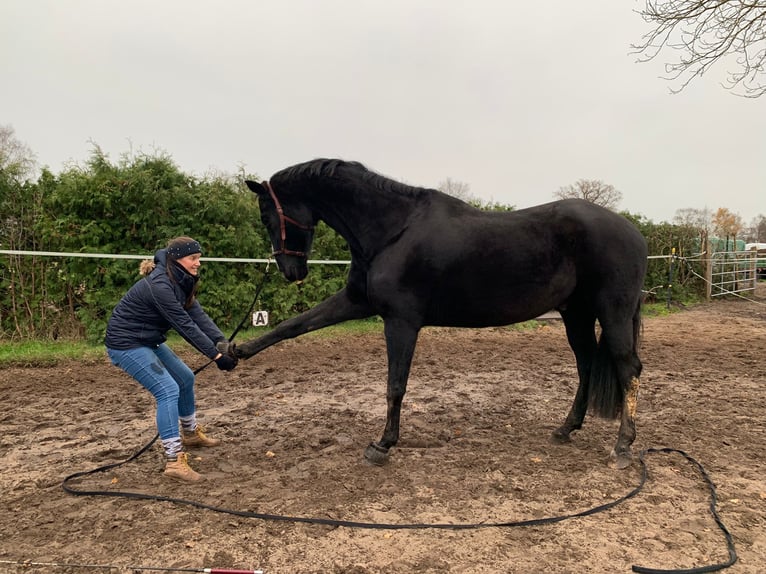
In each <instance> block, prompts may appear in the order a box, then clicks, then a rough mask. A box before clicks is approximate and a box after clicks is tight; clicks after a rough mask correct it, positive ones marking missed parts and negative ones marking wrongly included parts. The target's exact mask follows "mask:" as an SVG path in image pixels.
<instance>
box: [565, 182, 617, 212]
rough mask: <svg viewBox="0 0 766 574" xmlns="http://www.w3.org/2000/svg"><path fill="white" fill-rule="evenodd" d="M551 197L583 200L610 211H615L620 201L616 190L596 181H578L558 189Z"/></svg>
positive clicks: (611, 186)
mask: <svg viewBox="0 0 766 574" xmlns="http://www.w3.org/2000/svg"><path fill="white" fill-rule="evenodd" d="M553 196H554V197H555V198H557V199H568V198H580V199H585V200H587V201H590V202H591V203H595V204H597V205H600V206H602V207H606V208H607V209H611V210H612V211H617V207H618V206H619V204H620V201H622V193H621V192H619V191H618V190H616V189H615V188H614V186H613V185H609V184H606V183H604V182H603V181H601V180H597V179H578V180H577V181H576V182H575V183H574V184H572V185H568V186H566V187H560V188H559V190H558V191H557V192H555V193H554V194H553Z"/></svg>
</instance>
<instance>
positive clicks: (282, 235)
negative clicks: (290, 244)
mask: <svg viewBox="0 0 766 574" xmlns="http://www.w3.org/2000/svg"><path fill="white" fill-rule="evenodd" d="M263 185H265V186H266V189H267V190H268V192H269V195H270V196H271V199H272V201H273V202H274V207H275V208H276V210H277V215H278V216H279V240H280V244H279V249H277V250H275V251H274V252H272V255H295V256H296V257H306V253H305V252H304V251H293V250H292V249H287V243H286V240H287V229H286V224H288V223H291V224H293V225H294V226H295V227H297V228H298V229H303V230H304V231H311V230H312V229H314V226H313V225H304V224H303V223H301V222H300V221H295V220H294V219H293V218H292V217H289V216H287V215H285V212H284V210H283V209H282V204H281V203H279V199H277V194H276V193H274V189H273V188H272V187H271V183H270V182H268V181H264V182H263Z"/></svg>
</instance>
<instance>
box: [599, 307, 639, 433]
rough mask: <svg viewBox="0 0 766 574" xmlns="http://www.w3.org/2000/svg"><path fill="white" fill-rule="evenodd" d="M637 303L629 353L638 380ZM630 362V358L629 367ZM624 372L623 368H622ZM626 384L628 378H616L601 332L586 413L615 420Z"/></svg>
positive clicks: (611, 355) (616, 374) (607, 339)
mask: <svg viewBox="0 0 766 574" xmlns="http://www.w3.org/2000/svg"><path fill="white" fill-rule="evenodd" d="M641 303H642V300H641V298H639V300H638V303H637V304H636V308H635V311H634V312H633V325H632V333H631V334H632V337H633V340H632V349H631V350H632V351H633V356H634V357H636V359H635V361H636V364H635V365H633V366H634V370H635V371H636V372H634V373H632V375H633V376H635V377H639V376H640V374H641V361H640V360H638V359H637V357H638V347H639V340H640V337H641V324H642V323H641ZM633 360H634V359H630V361H631V364H632V363H633ZM623 370H624V369H623ZM629 383H630V377H627V380H620V377H619V375H618V369H617V363H616V361H615V358H614V354H613V352H612V349H610V348H609V334H608V333H604V331H603V330H602V332H601V335H600V337H599V340H598V345H597V347H596V354H595V355H594V357H593V362H592V364H591V371H590V384H589V387H588V407H589V409H590V411H591V412H592V413H593V414H595V415H597V416H600V417H603V418H606V419H615V418H617V417H618V416H619V415H620V412H621V409H622V404H623V400H624V398H625V386H626V385H627V384H629Z"/></svg>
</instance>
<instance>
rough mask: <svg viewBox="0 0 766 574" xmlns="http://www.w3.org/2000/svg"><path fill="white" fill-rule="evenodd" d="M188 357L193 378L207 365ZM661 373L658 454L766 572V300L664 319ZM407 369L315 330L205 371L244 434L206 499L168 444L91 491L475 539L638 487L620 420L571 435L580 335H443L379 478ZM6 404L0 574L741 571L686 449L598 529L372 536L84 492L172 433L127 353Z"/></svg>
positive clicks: (206, 385)
mask: <svg viewBox="0 0 766 574" xmlns="http://www.w3.org/2000/svg"><path fill="white" fill-rule="evenodd" d="M185 353H188V355H186V354H185V355H184V356H186V357H187V358H188V361H189V364H190V365H191V366H192V367H196V366H199V365H200V364H201V363H203V362H204V360H203V358H202V357H200V356H198V355H196V354H193V353H190V352H188V350H187V351H185ZM642 358H643V360H644V365H645V366H644V374H643V377H642V393H641V397H640V403H639V413H638V439H637V441H636V443H635V445H634V448H635V449H636V452H638V451H639V450H642V449H645V448H649V447H672V448H676V449H682V450H684V451H686V452H688V453H689V454H690V455H691V456H693V457H694V458H696V459H697V460H698V461H699V462H700V463H701V464H702V465H704V467H705V469H706V471H707V472H708V473H709V474H710V477H711V478H712V480H713V481H714V482H715V485H716V487H717V496H718V501H719V504H718V509H719V511H720V514H721V518H722V520H723V522H724V523H725V524H726V526H727V527H728V528H729V529H730V530H731V532H732V534H733V538H734V542H735V544H736V549H737V552H738V555H739V562H738V563H737V564H735V565H734V566H733V567H731V568H729V569H728V570H726V572H730V573H731V574H735V573H739V574H742V573H762V572H764V571H766V478H765V475H764V470H766V464H765V463H764V460H765V459H766V457H765V456H764V452H763V446H764V438H766V433H765V432H764V431H765V428H764V427H765V422H766V418H765V416H764V412H765V408H766V297H763V296H760V297H758V298H757V299H756V300H755V301H754V302H747V301H739V300H735V301H716V302H713V303H710V304H705V305H702V306H699V307H695V308H693V309H686V310H682V311H680V312H678V313H675V314H673V315H671V316H668V317H661V318H648V319H646V320H645V322H644V340H643V344H642ZM385 370H386V364H385V354H384V343H383V338H382V335H378V334H369V335H363V336H353V337H351V336H333V337H330V338H327V337H317V336H307V337H303V338H299V339H296V340H293V341H287V342H284V343H281V344H279V345H277V346H274V347H272V348H270V349H267V350H266V351H264V352H263V353H261V354H260V355H258V356H256V357H254V358H252V359H251V360H249V361H243V362H241V363H240V365H239V367H238V368H237V369H236V370H235V371H233V372H231V373H222V372H219V371H217V370H215V369H214V368H209V369H206V370H204V371H203V372H202V373H200V375H199V376H198V403H199V408H200V414H201V415H202V417H203V418H202V421H203V422H204V424H205V425H206V426H207V428H208V431H209V434H211V435H212V436H216V437H219V438H222V439H223V441H224V442H223V444H222V445H221V446H220V447H217V448H215V449H208V450H198V451H194V452H193V466H194V467H195V468H196V469H198V470H199V471H200V472H202V473H204V474H205V475H206V480H205V481H204V482H203V483H200V484H193V485H189V484H183V483H178V482H174V481H171V480H169V479H167V478H165V477H164V476H163V475H162V473H161V470H162V467H163V465H162V460H161V455H160V453H159V451H158V450H157V448H156V445H155V446H153V447H152V448H151V449H150V450H149V451H148V452H147V453H146V454H144V455H142V456H140V457H139V458H138V459H136V460H135V461H133V462H130V463H129V464H126V465H123V466H119V467H117V468H114V469H112V470H109V471H107V472H102V473H97V474H95V475H91V476H88V477H85V478H83V479H78V480H76V481H74V482H73V483H72V486H73V487H76V488H78V489H81V490H99V491H110V492H114V491H129V492H138V493H144V494H153V495H159V496H165V497H172V498H181V499H186V500H192V501H195V502H199V503H202V504H206V505H211V506H216V507H222V508H226V509H231V510H235V511H247V512H260V513H269V514H279V515H288V516H299V517H314V518H322V519H327V518H331V519H340V520H350V521H362V522H374V523H385V524H407V523H429V524H433V523H450V524H465V523H496V522H508V521H519V520H527V519H534V518H542V517H548V516H557V515H561V514H570V513H574V512H579V511H582V510H585V509H588V508H590V507H593V506H597V505H600V504H603V503H605V502H608V501H610V500H613V499H616V498H619V497H621V496H623V495H624V494H626V493H627V492H629V491H630V490H631V489H632V488H634V487H635V486H636V485H637V484H638V482H639V480H640V474H641V467H640V465H639V464H638V462H635V463H634V464H633V466H632V467H631V468H629V469H627V470H625V471H616V470H614V469H612V468H610V467H609V466H608V465H607V459H608V453H609V451H610V450H611V448H612V446H613V444H614V442H615V440H616V434H617V423H616V422H615V421H605V420H602V419H596V418H592V417H590V416H589V417H588V418H587V419H586V424H585V426H584V427H583V429H582V430H581V431H579V432H577V433H575V435H574V441H573V442H572V443H571V444H567V445H558V444H553V443H551V441H550V440H549V437H550V433H551V431H552V430H553V429H554V428H555V427H557V426H558V425H559V424H560V423H561V422H562V420H563V418H564V416H565V415H566V412H567V410H568V408H569V405H570V403H571V400H572V398H573V395H574V391H575V388H576V384H575V367H574V361H573V358H572V355H571V352H570V351H569V348H568V347H567V344H566V340H565V336H564V331H563V327H562V325H561V324H560V322H557V321H552V322H547V323H545V324H544V325H541V326H540V327H538V328H533V329H527V330H509V329H484V330H471V329H464V330H457V329H426V330H424V331H423V333H422V335H421V339H420V341H419V344H418V348H417V352H416V356H415V361H414V365H413V370H412V375H411V377H410V384H409V390H408V394H407V396H406V397H405V404H404V407H403V411H402V412H403V418H402V439H401V442H400V444H399V446H398V447H397V448H395V449H392V455H391V458H390V461H389V462H388V464H387V465H385V466H382V467H376V466H372V465H369V464H367V463H366V462H365V461H364V459H363V456H362V452H363V450H364V448H365V446H366V445H367V444H368V443H369V442H370V441H371V440H376V439H378V438H379V436H380V434H381V433H382V430H383V424H384V416H385V384H384V381H385ZM0 402H1V406H2V408H1V409H0V457H1V459H2V465H0V497H1V499H0V502H1V503H2V514H0V572H11V573H14V574H15V573H20V572H32V573H39V572H52V573H62V572H71V573H78V574H79V573H83V572H145V571H148V568H149V567H160V568H164V569H171V571H172V570H176V569H180V570H179V571H184V569H186V570H185V571H201V570H200V569H201V568H213V569H251V570H256V569H261V570H263V572H264V573H282V572H291V573H293V572H300V573H303V572H312V573H320V572H322V573H325V572H326V573H338V574H340V573H347V574H351V573H353V574H372V573H383V572H387V573H391V572H394V573H399V572H403V573H404V572H424V573H425V572H427V573H458V572H459V573H485V572H513V573H515V572H519V573H529V572H533V573H534V572H555V573H569V572H572V573H574V572H577V573H580V572H592V573H602V572H603V573H614V572H629V571H630V569H631V565H634V564H638V565H641V566H648V567H655V568H665V569H674V568H691V567H695V566H703V565H706V564H711V563H717V562H723V561H725V560H726V559H727V556H728V555H727V549H726V543H725V540H724V537H723V535H722V533H721V531H720V530H719V529H718V528H717V526H716V524H715V522H714V520H713V518H712V516H711V514H710V512H709V500H710V499H709V497H710V494H709V491H708V489H707V487H706V485H705V483H704V481H703V480H702V478H701V476H700V474H699V473H698V472H697V471H696V470H695V468H694V467H693V466H692V465H691V464H689V463H688V462H687V461H685V460H684V459H683V458H682V457H680V456H678V455H675V454H655V455H649V456H648V457H647V463H648V467H649V478H648V481H647V484H646V486H645V487H644V489H643V490H642V491H641V492H640V493H639V494H638V495H637V496H636V497H634V498H632V499H630V500H628V501H626V502H624V503H622V504H620V505H619V506H617V507H615V508H613V509H611V510H608V511H606V512H603V513H599V514H595V515H593V516H588V517H584V518H575V519H571V520H567V521H564V522H560V523H557V524H552V525H542V526H524V527H488V528H480V529H475V530H442V529H433V528H430V529H429V528H423V529H413V530H408V529H393V530H391V529H386V530H376V529H361V528H354V527H345V526H344V527H338V526H328V525H317V524H305V523H296V522H290V521H273V520H263V519H259V518H248V517H243V516H237V515H233V514H227V513H221V512H216V511H213V510H206V509H200V508H195V507H190V506H185V505H181V504H178V503H173V502H157V501H151V500H134V499H128V498H119V497H111V496H110V497H105V496H74V495H71V494H68V493H66V492H65V491H64V490H63V489H62V480H63V478H64V477H66V476H67V475H70V474H72V473H75V472H78V471H83V470H89V469H92V468H95V467H98V466H100V465H105V464H108V463H111V462H119V461H121V460H124V459H126V458H127V457H128V456H129V455H131V454H132V453H134V452H135V451H137V450H138V449H139V448H140V447H142V446H143V445H145V444H146V443H147V442H149V441H150V439H151V438H152V437H153V436H154V433H155V428H154V421H153V404H152V401H151V398H150V396H149V395H148V393H146V392H145V391H143V390H142V389H141V388H140V387H139V386H138V385H137V384H136V383H135V382H133V381H132V380H131V379H129V378H128V377H127V376H126V375H124V374H122V373H121V372H120V371H118V370H117V369H116V368H114V367H112V366H111V365H110V364H109V363H108V361H107V360H106V358H104V360H103V361H97V362H95V363H87V364H83V363H81V362H80V363H76V362H72V363H63V364H59V365H57V366H55V367H47V368H15V367H14V368H6V369H2V370H0ZM21 561H30V562H34V563H48V565H46V566H33V565H27V566H21V565H19V564H17V563H18V562H21ZM51 564H56V565H55V566H54V565H51ZM63 564H78V565H79V566H69V567H66V566H63ZM95 565H107V566H109V567H108V568H107V567H104V568H95V567H94V566H95ZM135 567H142V569H136V568H135ZM166 571H167V570H166Z"/></svg>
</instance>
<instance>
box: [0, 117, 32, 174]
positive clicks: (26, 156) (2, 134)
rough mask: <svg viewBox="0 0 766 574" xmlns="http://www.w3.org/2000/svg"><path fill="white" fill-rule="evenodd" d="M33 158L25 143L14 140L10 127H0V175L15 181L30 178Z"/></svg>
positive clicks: (14, 135) (13, 133) (12, 130)
mask: <svg viewBox="0 0 766 574" xmlns="http://www.w3.org/2000/svg"><path fill="white" fill-rule="evenodd" d="M35 166H36V161H35V156H34V154H33V153H32V150H31V149H29V146H27V145H26V144H25V143H23V142H21V141H20V140H18V139H17V138H16V134H15V132H14V129H13V128H12V127H11V126H4V125H0V173H1V174H2V175H3V176H4V177H8V178H11V179H14V180H17V181H25V180H26V179H28V178H30V177H32V175H33V172H34V169H35Z"/></svg>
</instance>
